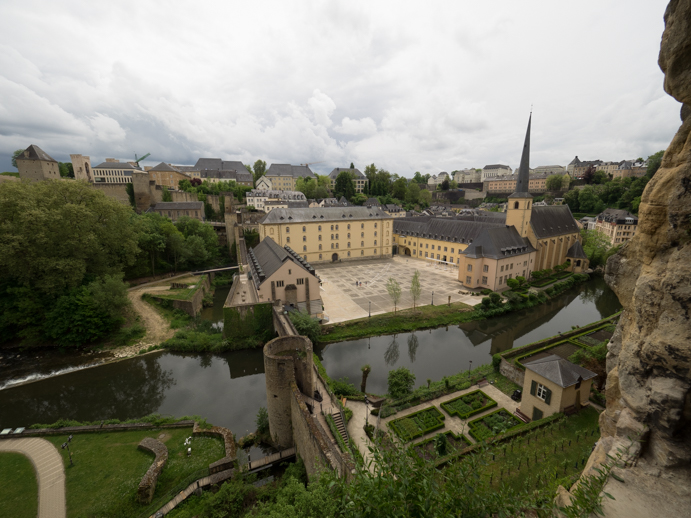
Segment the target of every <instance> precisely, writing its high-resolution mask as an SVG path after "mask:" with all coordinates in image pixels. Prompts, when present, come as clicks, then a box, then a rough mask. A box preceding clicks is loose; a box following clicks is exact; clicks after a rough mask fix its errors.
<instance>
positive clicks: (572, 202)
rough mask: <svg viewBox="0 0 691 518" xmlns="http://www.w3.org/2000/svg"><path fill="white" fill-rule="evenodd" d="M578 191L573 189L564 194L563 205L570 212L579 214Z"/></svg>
mask: <svg viewBox="0 0 691 518" xmlns="http://www.w3.org/2000/svg"><path fill="white" fill-rule="evenodd" d="M578 191H579V190H578V189H573V190H571V191H568V192H566V193H564V203H565V204H566V205H568V206H569V208H570V209H571V212H580V208H581V205H580V204H579V203H578Z"/></svg>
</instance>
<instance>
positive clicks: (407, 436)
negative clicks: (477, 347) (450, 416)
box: [389, 406, 444, 442]
mask: <svg viewBox="0 0 691 518" xmlns="http://www.w3.org/2000/svg"><path fill="white" fill-rule="evenodd" d="M443 427H444V414H442V413H441V412H440V411H439V410H438V409H437V407H434V406H431V407H429V408H425V409H423V410H420V411H418V412H414V413H412V414H409V415H407V416H405V417H401V418H399V419H394V420H393V421H391V422H389V428H390V429H391V430H393V432H394V433H395V434H396V435H397V436H398V437H399V438H400V439H401V440H402V441H403V442H408V441H410V440H412V439H415V438H416V437H420V436H422V435H425V434H428V433H430V432H433V431H434V430H438V429H439V428H443Z"/></svg>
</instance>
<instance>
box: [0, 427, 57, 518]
mask: <svg viewBox="0 0 691 518" xmlns="http://www.w3.org/2000/svg"><path fill="white" fill-rule="evenodd" d="M0 451H14V452H19V453H21V454H23V455H26V456H27V457H28V458H29V459H30V460H31V462H32V463H33V465H34V468H35V469H36V478H37V480H38V516H39V518H65V515H66V513H65V470H64V468H63V465H62V457H61V456H60V452H59V451H58V450H57V448H56V447H55V446H53V445H52V444H51V443H50V442H48V441H46V440H45V439H38V438H31V439H29V438H27V439H3V440H0Z"/></svg>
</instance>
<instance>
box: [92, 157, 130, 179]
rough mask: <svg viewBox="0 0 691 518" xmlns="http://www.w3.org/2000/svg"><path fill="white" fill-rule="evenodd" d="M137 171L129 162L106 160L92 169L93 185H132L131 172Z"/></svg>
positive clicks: (113, 159)
mask: <svg viewBox="0 0 691 518" xmlns="http://www.w3.org/2000/svg"><path fill="white" fill-rule="evenodd" d="M133 171H139V169H137V168H136V167H135V166H134V165H132V164H131V163H129V162H120V161H119V160H116V159H115V158H106V161H105V162H102V163H101V164H99V165H97V166H96V167H94V168H93V174H94V183H119V184H125V183H132V172H133Z"/></svg>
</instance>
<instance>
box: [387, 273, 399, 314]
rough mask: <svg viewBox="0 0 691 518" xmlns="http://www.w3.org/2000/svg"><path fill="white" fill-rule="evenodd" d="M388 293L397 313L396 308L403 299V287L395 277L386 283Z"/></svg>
mask: <svg viewBox="0 0 691 518" xmlns="http://www.w3.org/2000/svg"><path fill="white" fill-rule="evenodd" d="M386 291H388V292H389V297H391V302H393V311H394V313H396V306H397V304H398V301H399V300H400V298H401V285H400V284H398V281H397V280H396V279H394V278H393V277H389V280H388V281H386Z"/></svg>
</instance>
